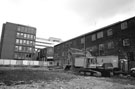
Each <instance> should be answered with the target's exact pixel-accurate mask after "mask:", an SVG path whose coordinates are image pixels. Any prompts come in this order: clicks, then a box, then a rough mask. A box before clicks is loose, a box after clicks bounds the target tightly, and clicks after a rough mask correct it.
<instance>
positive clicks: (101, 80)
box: [0, 68, 135, 89]
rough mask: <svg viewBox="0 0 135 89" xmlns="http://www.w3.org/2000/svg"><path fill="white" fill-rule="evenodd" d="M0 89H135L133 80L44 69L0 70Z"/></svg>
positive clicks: (134, 80)
mask: <svg viewBox="0 0 135 89" xmlns="http://www.w3.org/2000/svg"><path fill="white" fill-rule="evenodd" d="M0 89H135V79H134V78H128V77H124V78H123V77H122V78H121V77H111V78H108V77H92V76H79V75H74V74H71V73H65V72H62V71H54V70H53V71H52V70H51V71H48V70H44V69H43V70H38V69H36V70H35V69H34V70H32V69H26V68H25V69H10V70H6V69H4V70H2V69H0Z"/></svg>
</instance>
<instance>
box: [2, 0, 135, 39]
mask: <svg viewBox="0 0 135 89" xmlns="http://www.w3.org/2000/svg"><path fill="white" fill-rule="evenodd" d="M133 16H135V0H0V27H1V29H2V24H3V23H5V22H12V23H18V24H23V25H29V26H33V27H36V28H37V37H42V38H49V37H56V38H61V39H62V40H63V41H65V40H68V39H71V38H73V37H76V36H79V35H82V34H84V33H87V32H90V31H93V30H95V29H96V28H100V27H103V26H106V25H109V24H112V23H114V22H117V21H119V20H124V19H126V18H130V17H133ZM1 29H0V32H1Z"/></svg>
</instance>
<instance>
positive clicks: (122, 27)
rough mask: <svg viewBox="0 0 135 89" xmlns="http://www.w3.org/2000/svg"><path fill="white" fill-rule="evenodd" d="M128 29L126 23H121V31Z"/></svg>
mask: <svg viewBox="0 0 135 89" xmlns="http://www.w3.org/2000/svg"><path fill="white" fill-rule="evenodd" d="M127 27H128V25H127V22H123V23H121V30H124V29H126V28H127Z"/></svg>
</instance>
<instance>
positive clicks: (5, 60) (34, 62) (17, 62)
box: [0, 59, 54, 66]
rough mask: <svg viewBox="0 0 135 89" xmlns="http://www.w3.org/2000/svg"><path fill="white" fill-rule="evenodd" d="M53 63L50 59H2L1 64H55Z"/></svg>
mask: <svg viewBox="0 0 135 89" xmlns="http://www.w3.org/2000/svg"><path fill="white" fill-rule="evenodd" d="M53 64H54V63H50V62H49V61H47V62H46V61H34V60H13V59H0V65H3V66H4V65H5V66H53Z"/></svg>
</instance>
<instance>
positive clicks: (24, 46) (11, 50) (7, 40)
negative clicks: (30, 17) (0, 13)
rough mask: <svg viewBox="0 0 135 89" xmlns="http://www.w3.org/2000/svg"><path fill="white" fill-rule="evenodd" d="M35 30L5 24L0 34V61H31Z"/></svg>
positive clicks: (33, 50) (23, 26)
mask: <svg viewBox="0 0 135 89" xmlns="http://www.w3.org/2000/svg"><path fill="white" fill-rule="evenodd" d="M35 39H36V28H34V27H30V26H25V25H20V24H14V23H10V22H6V23H4V24H3V28H2V34H1V47H0V58H1V59H17V60H18V59H19V60H32V59H33V56H34V52H35Z"/></svg>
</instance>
